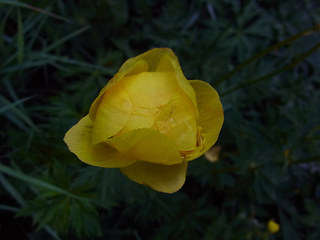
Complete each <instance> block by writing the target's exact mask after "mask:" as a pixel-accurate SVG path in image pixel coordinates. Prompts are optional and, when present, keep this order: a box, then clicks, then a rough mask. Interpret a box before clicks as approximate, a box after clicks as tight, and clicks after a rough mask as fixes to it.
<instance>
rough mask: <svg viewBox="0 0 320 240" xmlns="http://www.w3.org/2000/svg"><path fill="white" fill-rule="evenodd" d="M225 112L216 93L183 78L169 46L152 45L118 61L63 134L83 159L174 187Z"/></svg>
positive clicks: (160, 187) (163, 186)
mask: <svg viewBox="0 0 320 240" xmlns="http://www.w3.org/2000/svg"><path fill="white" fill-rule="evenodd" d="M223 119H224V117H223V109H222V105H221V102H220V100H219V96H218V94H217V92H216V91H215V90H214V89H213V88H212V87H211V86H210V85H209V84H208V83H205V82H202V81H199V80H191V81H188V80H187V79H186V78H185V77H184V75H183V73H182V70H181V67H180V65H179V62H178V59H177V57H176V56H175V54H174V53H173V52H172V51H171V50H170V49H168V48H155V49H152V50H150V51H147V52H145V53H143V54H141V55H139V56H137V57H134V58H130V59H128V60H127V61H126V62H125V63H124V64H123V65H122V66H121V68H120V70H119V72H118V73H117V74H116V75H115V76H114V77H113V78H112V79H111V80H110V81H109V82H108V84H107V85H106V86H105V87H104V88H103V89H102V90H101V91H100V93H99V96H98V97H97V98H96V99H95V101H94V102H93V103H92V105H91V108H90V111H89V114H88V115H87V116H85V117H84V118H82V119H81V120H80V121H79V122H78V123H77V124H76V125H75V126H73V127H72V128H71V129H70V130H69V131H68V132H67V133H66V135H65V137H64V141H65V142H66V144H67V145H68V147H69V149H70V151H71V152H73V153H74V154H75V155H77V157H78V158H79V159H80V160H81V161H83V162H85V163H87V164H90V165H94V166H99V167H105V168H120V170H121V172H122V173H123V174H125V175H126V176H127V177H128V178H130V179H131V180H133V181H135V182H137V183H140V184H144V185H147V186H149V187H151V188H153V189H155V190H157V191H160V192H167V193H173V192H176V191H178V190H179V189H180V188H181V187H182V185H183V184H184V182H185V178H186V172H187V166H188V162H189V161H190V160H193V159H195V158H197V157H199V156H201V155H202V154H203V153H205V152H206V151H207V150H208V149H209V148H210V147H211V146H212V145H213V144H214V143H215V142H216V141H217V138H218V135H219V132H220V129H221V127H222V123H223Z"/></svg>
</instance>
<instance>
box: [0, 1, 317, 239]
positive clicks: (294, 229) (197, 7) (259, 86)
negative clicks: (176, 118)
mask: <svg viewBox="0 0 320 240" xmlns="http://www.w3.org/2000/svg"><path fill="white" fill-rule="evenodd" d="M0 16H1V18H0V114H1V119H0V124H1V130H0V138H1V146H0V157H1V158H0V159H1V160H0V161H1V163H0V186H1V187H0V199H1V200H0V238H1V239H12V238H10V236H9V234H8V231H4V230H2V229H1V226H7V225H5V224H4V222H5V221H7V222H13V223H14V224H16V225H19V224H20V225H21V222H23V224H24V226H25V228H24V229H23V231H22V230H21V229H22V228H19V229H20V232H21V235H22V236H25V239H135V240H140V239H154V240H160V239H161V240H162V239H186V240H187V239H190V240H193V239H204V240H209V239H210V240H211V239H219V240H220V239H222V240H224V239H225V240H228V239H234V240H239V239H240V240H241V239H262V240H264V239H284V240H300V239H310V240H318V239H320V228H319V226H320V217H319V216H320V208H319V203H320V184H319V183H320V165H319V161H320V141H319V140H320V117H319V116H320V107H319V106H320V91H319V89H320V77H319V76H320V67H319V66H320V53H319V48H320V40H319V39H320V34H319V29H320V26H319V23H320V5H319V1H313V0H289V1H264V0H248V1H227V0H219V1H214V0H198V1H197V0H188V1H182V0H170V1H160V0H156V1H146V0H137V1H127V0H119V1H115V0H97V1H90V0H81V1H75V0H70V1H62V0H57V1H49V0H41V1H35V0H30V1H22V0H20V1H18V0H11V1H8V0H0ZM317 24H318V25H317ZM153 47H169V48H172V49H173V50H174V51H175V53H176V54H177V56H178V57H179V60H180V62H181V66H182V68H183V71H184V73H185V75H186V77H187V78H188V79H194V78H197V79H202V80H205V81H207V82H209V83H210V84H212V85H213V86H214V87H215V88H216V89H217V91H218V92H219V93H220V95H221V101H222V103H223V106H224V113H225V123H224V126H223V129H222V131H221V134H220V138H219V141H218V143H217V144H218V145H220V146H221V147H222V150H221V152H220V157H219V160H218V161H217V162H215V163H212V162H210V161H208V160H207V159H206V158H205V157H201V158H200V159H198V160H195V161H192V162H191V163H190V167H189V169H188V177H187V181H186V184H185V185H184V187H183V188H182V189H181V190H180V191H179V192H178V193H175V194H172V195H168V194H162V193H157V192H154V191H153V190H151V189H149V188H147V187H145V186H142V185H138V184H135V183H133V182H131V181H129V180H128V179H127V178H126V177H125V176H123V175H122V174H121V173H120V171H119V170H118V169H101V168H96V167H92V166H88V165H86V164H84V163H82V162H80V161H79V160H78V159H77V158H76V157H75V156H74V155H73V154H72V153H70V152H69V151H68V149H67V147H66V145H65V144H64V142H63V140H62V139H63V137H64V134H65V132H66V131H67V130H68V129H69V128H70V127H71V126H72V125H73V124H75V123H76V122H77V121H78V120H79V119H80V118H81V117H83V116H84V115H86V114H87V112H88V109H89V107H90V104H91V103H92V101H93V100H94V99H95V97H96V96H97V94H98V92H99V90H100V89H101V88H102V87H103V86H104V85H105V84H106V82H107V80H108V79H110V78H111V77H112V75H113V74H114V73H116V72H117V70H118V68H119V66H120V65H121V64H122V63H123V62H124V61H125V60H126V59H127V58H128V57H132V56H135V55H137V54H140V53H142V52H144V51H146V50H148V49H150V48H153ZM8 213H10V214H8ZM13 216H17V217H16V218H14V217H13ZM2 219H4V220H2ZM21 219H22V220H21ZM270 219H273V220H275V221H276V222H278V223H279V224H280V232H279V233H276V234H275V235H272V234H269V233H268V230H267V222H268V220H270ZM30 221H32V222H33V226H31V224H29V225H28V224H25V222H30ZM19 229H17V231H19ZM1 234H2V235H1ZM14 234H15V233H14V232H13V233H12V236H15V235H14ZM12 236H11V237H12Z"/></svg>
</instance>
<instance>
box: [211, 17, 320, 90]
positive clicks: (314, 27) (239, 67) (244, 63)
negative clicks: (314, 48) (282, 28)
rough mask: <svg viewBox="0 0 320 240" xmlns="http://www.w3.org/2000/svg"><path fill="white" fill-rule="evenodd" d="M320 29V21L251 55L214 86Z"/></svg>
mask: <svg viewBox="0 0 320 240" xmlns="http://www.w3.org/2000/svg"><path fill="white" fill-rule="evenodd" d="M319 30H320V23H317V24H316V25H314V26H313V27H312V28H309V29H307V30H305V31H302V32H299V33H297V34H295V35H293V36H291V37H289V38H287V39H285V40H283V41H281V42H278V43H276V44H274V45H272V46H270V47H268V48H266V49H264V50H262V51H260V52H258V53H257V54H255V55H253V56H252V57H250V58H249V59H247V60H245V61H244V62H242V63H240V64H239V65H238V66H236V67H235V68H234V69H233V70H232V71H231V72H229V73H227V74H226V75H225V76H223V77H222V78H221V79H219V80H217V81H216V82H214V86H218V85H219V84H221V83H222V82H223V81H225V80H227V79H229V78H230V77H232V76H233V75H234V74H235V73H237V72H238V71H240V70H241V69H243V68H244V67H245V66H247V65H248V64H250V63H252V62H254V61H256V60H257V59H259V58H261V57H263V56H265V55H267V54H269V53H270V52H272V51H274V50H277V49H279V48H280V47H282V46H284V45H287V44H290V43H291V42H293V41H295V40H297V39H299V38H301V37H303V36H307V35H310V34H313V33H314V32H316V31H319Z"/></svg>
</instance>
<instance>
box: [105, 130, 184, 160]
mask: <svg viewBox="0 0 320 240" xmlns="http://www.w3.org/2000/svg"><path fill="white" fill-rule="evenodd" d="M106 142H107V143H108V144H110V145H111V146H112V147H114V148H115V149H117V150H118V151H119V152H121V153H122V154H124V155H126V156H131V157H133V158H134V159H139V160H140V161H145V162H150V163H159V164H164V165H173V164H177V163H181V162H182V158H181V156H180V154H179V151H178V148H177V146H176V144H175V142H174V141H173V140H171V139H170V138H169V137H167V136H165V135H163V134H161V133H159V132H158V131H156V130H154V129H147V128H142V129H136V130H133V131H130V132H128V133H124V134H122V135H120V136H117V137H114V138H111V139H108V140H107V141H106Z"/></svg>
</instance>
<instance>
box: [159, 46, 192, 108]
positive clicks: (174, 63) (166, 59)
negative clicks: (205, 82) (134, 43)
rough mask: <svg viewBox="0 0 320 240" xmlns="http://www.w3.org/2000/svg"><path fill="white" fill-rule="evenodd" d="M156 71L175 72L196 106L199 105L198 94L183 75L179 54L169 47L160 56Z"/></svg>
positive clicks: (180, 84)
mask: <svg viewBox="0 0 320 240" xmlns="http://www.w3.org/2000/svg"><path fill="white" fill-rule="evenodd" d="M156 71H159V72H162V71H163V72H174V73H175V76H176V79H177V82H178V85H179V86H180V88H182V90H183V91H184V92H185V94H187V96H188V97H189V98H190V99H191V101H192V102H193V104H194V106H197V101H196V96H195V93H194V90H193V88H192V87H191V85H190V83H189V81H188V80H187V79H186V78H185V76H184V75H183V72H182V69H181V66H180V63H179V61H178V58H177V56H176V55H175V54H174V52H173V51H172V50H171V49H167V50H166V51H164V52H163V56H162V57H161V58H160V60H159V63H158V66H157V69H156Z"/></svg>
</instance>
